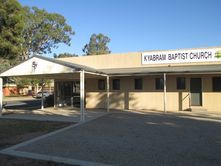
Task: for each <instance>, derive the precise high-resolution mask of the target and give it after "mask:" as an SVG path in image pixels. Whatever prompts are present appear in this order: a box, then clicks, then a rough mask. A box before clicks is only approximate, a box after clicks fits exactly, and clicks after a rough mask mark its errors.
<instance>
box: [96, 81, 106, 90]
mask: <svg viewBox="0 0 221 166" xmlns="http://www.w3.org/2000/svg"><path fill="white" fill-rule="evenodd" d="M97 88H98V90H105V89H106V84H105V80H104V79H99V80H98V86H97Z"/></svg>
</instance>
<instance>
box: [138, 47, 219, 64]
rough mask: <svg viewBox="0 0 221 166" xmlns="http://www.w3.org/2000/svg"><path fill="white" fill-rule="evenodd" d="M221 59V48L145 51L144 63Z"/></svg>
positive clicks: (212, 60)
mask: <svg viewBox="0 0 221 166" xmlns="http://www.w3.org/2000/svg"><path fill="white" fill-rule="evenodd" d="M214 61H221V50H220V49H193V50H180V51H156V52H143V53H142V64H171V63H191V62H195V63H196V62H214Z"/></svg>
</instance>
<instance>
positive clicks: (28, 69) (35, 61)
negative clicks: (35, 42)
mask: <svg viewBox="0 0 221 166" xmlns="http://www.w3.org/2000/svg"><path fill="white" fill-rule="evenodd" d="M80 70H85V71H88V72H95V73H101V72H100V71H98V70H95V69H93V68H91V67H87V66H84V65H79V64H74V63H69V62H64V61H60V60H57V59H52V58H47V57H43V56H36V55H35V56H32V57H30V58H29V59H27V60H26V61H23V62H21V63H20V64H18V65H16V66H14V67H12V68H10V69H8V70H6V71H4V72H2V73H1V74H0V77H9V76H33V75H44V74H59V73H74V72H78V71H80Z"/></svg>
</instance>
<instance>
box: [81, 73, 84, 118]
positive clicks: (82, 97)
mask: <svg viewBox="0 0 221 166" xmlns="http://www.w3.org/2000/svg"><path fill="white" fill-rule="evenodd" d="M80 96H81V101H80V105H81V106H80V121H81V122H83V121H84V120H85V114H84V70H82V71H81V72H80Z"/></svg>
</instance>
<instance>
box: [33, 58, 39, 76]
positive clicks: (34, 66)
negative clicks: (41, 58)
mask: <svg viewBox="0 0 221 166" xmlns="http://www.w3.org/2000/svg"><path fill="white" fill-rule="evenodd" d="M37 66H38V63H37V62H36V61H33V62H32V72H33V73H34V72H35V70H36V68H37Z"/></svg>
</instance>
